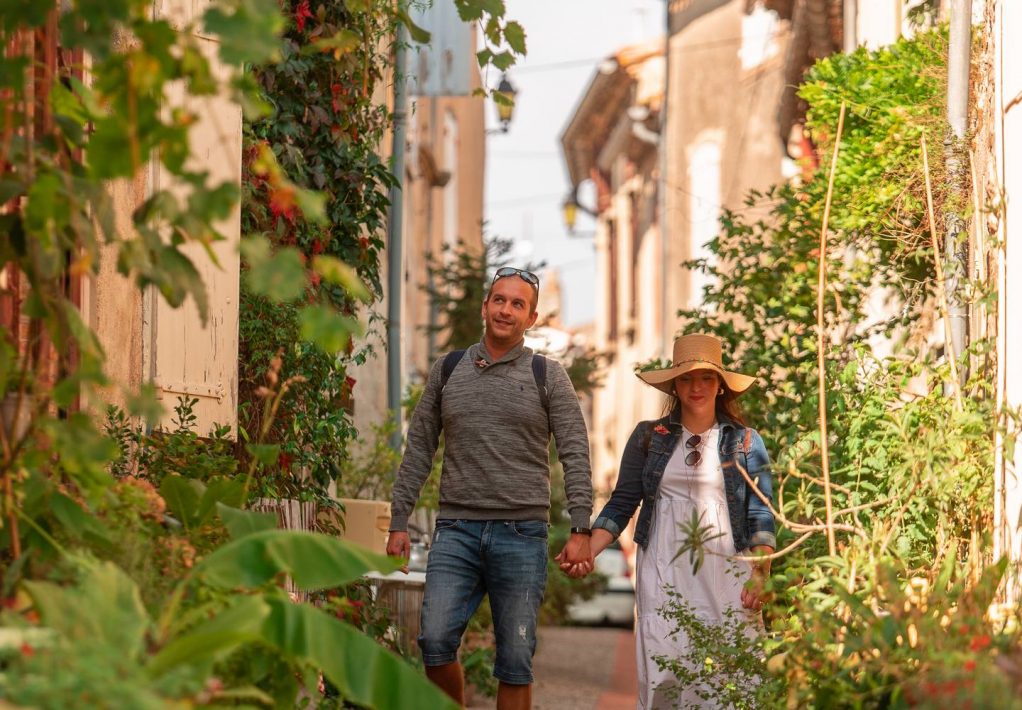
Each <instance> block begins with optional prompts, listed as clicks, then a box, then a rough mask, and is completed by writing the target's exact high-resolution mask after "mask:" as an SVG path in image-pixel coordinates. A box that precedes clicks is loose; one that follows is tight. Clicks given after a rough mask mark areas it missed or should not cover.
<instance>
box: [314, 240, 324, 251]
mask: <svg viewBox="0 0 1022 710" xmlns="http://www.w3.org/2000/svg"><path fill="white" fill-rule="evenodd" d="M312 253H313V254H322V253H323V242H321V241H319V240H318V239H313V240H312Z"/></svg>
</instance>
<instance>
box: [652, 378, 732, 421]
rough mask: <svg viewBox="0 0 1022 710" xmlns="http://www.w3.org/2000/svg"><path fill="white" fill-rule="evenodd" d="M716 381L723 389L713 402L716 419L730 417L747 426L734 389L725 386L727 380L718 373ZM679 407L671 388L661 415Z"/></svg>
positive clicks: (665, 414)
mask: <svg viewBox="0 0 1022 710" xmlns="http://www.w3.org/2000/svg"><path fill="white" fill-rule="evenodd" d="M717 381H718V382H719V383H720V389H722V390H724V392H723V394H718V395H717V399H716V401H715V402H714V410H715V411H716V413H717V421H722V420H725V419H730V420H731V421H733V422H735V423H737V424H741V425H742V426H747V424H746V423H745V415H744V414H742V408H741V406H740V405H739V404H738V395H737V394H735V392H734V390H732V389H731V388H730V387H728V386H727V382H725V381H724V378H723V377H721V376H720V375H717ZM679 407H681V402H680V401H679V400H678V395H677V394H676V393H675V392H674V390H673V388H672V390H671V393H670V394H668V395H667V405H666V406H665V407H664V413H663V415H662V416H665V417H666V416H667V415H668V414H670V413H671V412H673V411H674V410H675V409H677V408H679Z"/></svg>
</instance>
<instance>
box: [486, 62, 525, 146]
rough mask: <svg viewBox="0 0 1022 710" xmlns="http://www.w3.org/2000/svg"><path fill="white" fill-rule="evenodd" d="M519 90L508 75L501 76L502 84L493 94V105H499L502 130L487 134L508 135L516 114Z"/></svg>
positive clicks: (498, 110) (494, 130) (493, 130)
mask: <svg viewBox="0 0 1022 710" xmlns="http://www.w3.org/2000/svg"><path fill="white" fill-rule="evenodd" d="M517 95H518V90H517V89H515V87H514V84H512V83H511V82H510V80H508V78H507V73H506V72H505V73H504V74H501V76H500V83H499V84H497V88H496V90H495V91H494V92H493V103H495V104H496V105H497V118H498V119H500V128H494V129H491V130H488V131H486V132H487V133H507V129H508V127H509V126H510V125H511V117H512V116H513V115H514V112H515V96H517ZM498 97H499V98H498Z"/></svg>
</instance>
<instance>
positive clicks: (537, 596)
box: [419, 519, 547, 685]
mask: <svg viewBox="0 0 1022 710" xmlns="http://www.w3.org/2000/svg"><path fill="white" fill-rule="evenodd" d="M546 565H547V524H546V521H543V520H444V519H441V520H438V521H437V523H436V531H435V532H434V533H433V546H432V547H431V548H430V551H429V562H428V564H427V566H426V592H425V597H424V599H423V602H422V631H421V633H420V635H419V647H420V648H421V649H422V660H423V663H425V664H426V665H427V666H442V665H446V664H448V663H453V662H454V661H456V660H457V658H458V646H459V645H460V643H461V636H462V634H463V633H465V627H466V626H467V625H468V621H469V619H470V618H471V616H472V614H474V613H475V610H476V609H477V608H478V607H479V603H480V602H481V601H482V599H483V594H489V596H490V607H491V608H492V609H493V628H494V632H495V634H496V640H497V661H496V663H495V664H494V669H493V675H494V676H495V677H496V678H497V679H498V680H501V681H503V682H505V683H508V684H511V685H527V684H529V683H531V682H532V655H533V653H535V651H536V617H537V615H538V612H539V605H540V602H542V601H543V590H544V588H545V586H546Z"/></svg>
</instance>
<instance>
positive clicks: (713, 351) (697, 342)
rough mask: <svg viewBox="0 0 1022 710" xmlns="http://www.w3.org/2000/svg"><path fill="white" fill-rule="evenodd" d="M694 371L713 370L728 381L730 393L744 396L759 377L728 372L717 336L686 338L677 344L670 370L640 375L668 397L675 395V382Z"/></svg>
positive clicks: (675, 343) (682, 338) (681, 338)
mask: <svg viewBox="0 0 1022 710" xmlns="http://www.w3.org/2000/svg"><path fill="white" fill-rule="evenodd" d="M693 370H713V371H714V372H716V373H717V374H719V375H720V376H721V377H722V378H724V382H725V383H726V384H727V387H728V389H729V390H731V391H732V392H734V393H735V394H741V393H742V392H744V391H745V390H747V389H749V387H751V386H752V383H753V382H755V381H756V378H755V377H749V376H748V375H743V374H741V373H740V372H731V371H730V370H725V369H724V363H723V361H722V360H721V342H720V338H718V337H716V336H714V335H702V334H692V335H682V336H681V337H679V338H678V339H677V340H675V341H674V359H673V361H672V363H671V366H670V367H667V368H664V369H662V370H647V371H645V372H639V373H637V374H638V376H639V379H641V380H642V381H643V382H645V383H646V384H648V385H653V386H654V387H656V388H657V389H658V390H661V391H663V392H666V393H667V394H674V378H675V377H677V376H678V375H684V374H685V373H686V372H692V371H693Z"/></svg>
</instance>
